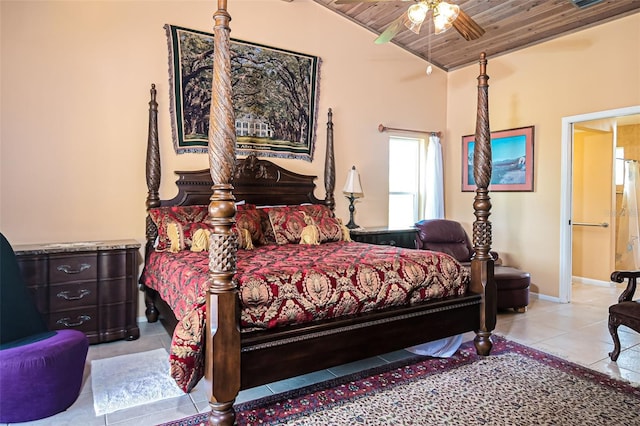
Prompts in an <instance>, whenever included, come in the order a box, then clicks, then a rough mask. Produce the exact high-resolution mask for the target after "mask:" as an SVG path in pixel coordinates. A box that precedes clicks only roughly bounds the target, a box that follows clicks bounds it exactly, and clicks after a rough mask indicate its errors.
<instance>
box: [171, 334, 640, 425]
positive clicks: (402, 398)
mask: <svg viewBox="0 0 640 426" xmlns="http://www.w3.org/2000/svg"><path fill="white" fill-rule="evenodd" d="M638 407H640V388H638V387H636V386H633V385H631V384H629V383H624V382H622V381H618V380H614V379H611V378H609V377H607V376H606V375H604V374H601V373H598V372H595V371H593V370H590V369H588V368H585V367H582V366H580V365H577V364H574V363H570V362H567V361H564V360H562V359H560V358H557V357H554V356H552V355H549V354H546V353H543V352H540V351H537V350H535V349H532V348H528V347H526V346H522V345H519V344H517V343H513V342H510V341H507V340H505V339H503V338H500V337H497V336H494V348H493V351H492V355H491V356H489V357H479V356H478V355H476V354H475V349H474V348H473V346H472V344H471V342H468V343H465V344H463V345H462V346H461V348H460V349H459V350H458V352H456V354H455V355H454V356H453V357H451V358H447V359H436V358H427V357H422V358H419V359H415V358H414V359H412V360H409V361H408V363H407V362H405V365H400V366H398V365H393V366H385V367H382V368H378V369H376V371H372V370H368V371H366V372H363V373H359V374H358V375H353V376H350V377H345V378H341V379H335V380H331V381H329V382H324V383H321V384H319V385H314V386H311V387H307V388H304V389H299V390H295V391H291V392H287V393H286V394H280V395H273V396H270V397H267V398H262V399H259V400H256V401H251V402H247V403H243V404H237V405H236V406H235V409H236V421H237V424H238V425H258V424H260V425H276V424H277V425H317V426H320V425H323V426H324V425H350V426H351V425H359V424H362V425H421V426H424V425H463V424H464V425H581V426H587V425H594V426H595V425H597V426H601V425H637V424H640V410H638ZM206 421H207V414H206V413H205V414H199V415H195V416H191V417H188V418H185V419H182V420H179V421H175V422H170V423H165V424H164V426H193V425H200V424H206Z"/></svg>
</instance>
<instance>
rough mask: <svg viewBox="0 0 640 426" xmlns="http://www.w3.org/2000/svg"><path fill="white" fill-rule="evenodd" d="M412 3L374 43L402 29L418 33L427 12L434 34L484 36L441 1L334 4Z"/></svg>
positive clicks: (468, 19)
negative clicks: (450, 31) (453, 31)
mask: <svg viewBox="0 0 640 426" xmlns="http://www.w3.org/2000/svg"><path fill="white" fill-rule="evenodd" d="M398 1H403V2H408V1H410V2H413V3H415V4H413V5H411V6H409V8H408V9H407V11H406V12H405V13H403V14H402V15H400V17H399V18H397V19H396V20H394V21H393V22H391V24H389V26H387V28H386V29H385V30H384V31H383V32H382V33H381V34H380V35H379V36H378V38H376V40H375V43H377V44H382V43H387V42H388V41H390V40H391V39H392V38H393V37H395V36H396V34H398V33H399V32H400V31H401V30H402V29H403V27H406V28H408V29H409V30H411V31H413V32H414V33H416V34H419V33H420V27H421V26H422V23H423V22H424V21H425V20H426V19H427V15H428V13H429V11H431V14H432V15H433V18H432V19H433V25H434V33H435V34H442V33H443V32H445V31H447V30H448V29H449V28H451V27H454V28H455V29H456V30H457V31H458V32H459V33H460V34H461V35H462V37H464V38H465V40H476V39H478V38H480V37H481V36H482V34H484V29H483V28H482V27H481V26H480V25H478V24H477V23H476V22H475V21H474V20H473V19H471V17H470V16H469V15H467V14H466V13H465V12H464V11H463V10H462V9H460V6H458V5H455V4H451V3H447V2H445V1H441V0H336V1H335V4H350V3H379V2H380V3H381V2H398Z"/></svg>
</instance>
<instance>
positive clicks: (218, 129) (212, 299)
mask: <svg viewBox="0 0 640 426" xmlns="http://www.w3.org/2000/svg"><path fill="white" fill-rule="evenodd" d="M226 8H227V1H226V0H218V10H217V11H216V12H215V13H214V15H213V18H214V22H215V25H214V29H213V32H214V36H215V37H214V54H213V81H212V84H211V88H212V89H211V112H210V118H209V146H208V151H209V168H210V171H211V178H212V181H213V184H214V185H213V188H212V189H213V195H212V196H211V203H210V204H209V223H210V224H211V225H212V226H213V232H212V234H211V239H210V242H209V270H210V273H209V291H208V297H207V330H206V335H207V341H206V345H207V349H206V353H207V355H206V361H205V380H206V382H207V391H208V394H209V405H210V407H211V413H210V415H209V424H210V425H233V423H234V421H235V411H234V410H233V403H234V401H235V398H236V397H237V395H238V392H239V390H240V324H239V321H240V314H239V311H238V309H239V308H238V294H237V293H238V290H237V288H236V285H235V282H234V280H233V278H234V275H235V272H236V254H237V251H238V244H237V240H236V237H235V234H234V233H233V232H232V230H231V227H232V226H233V224H234V222H235V214H236V208H235V203H234V201H235V199H234V196H233V192H232V191H233V186H231V183H230V182H231V177H232V176H233V168H234V167H235V125H234V113H233V105H232V102H231V54H230V38H229V33H230V29H229V21H231V16H230V15H229V13H228V12H227V10H226Z"/></svg>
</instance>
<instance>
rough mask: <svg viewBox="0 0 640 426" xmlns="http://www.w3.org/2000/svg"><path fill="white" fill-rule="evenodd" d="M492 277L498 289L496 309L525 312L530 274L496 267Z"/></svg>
mask: <svg viewBox="0 0 640 426" xmlns="http://www.w3.org/2000/svg"><path fill="white" fill-rule="evenodd" d="M493 276H494V278H495V280H496V287H497V288H498V309H513V310H515V311H516V312H521V313H522V312H526V311H527V305H529V285H530V284H531V274H529V273H528V272H524V271H521V270H519V269H516V268H512V267H510V266H496V267H495V268H494V273H493Z"/></svg>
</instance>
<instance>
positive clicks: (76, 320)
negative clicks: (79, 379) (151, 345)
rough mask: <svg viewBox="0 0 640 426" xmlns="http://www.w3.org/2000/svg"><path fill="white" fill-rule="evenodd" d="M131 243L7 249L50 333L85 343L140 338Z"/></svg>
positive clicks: (135, 255) (134, 256)
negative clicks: (70, 334) (74, 334)
mask: <svg viewBox="0 0 640 426" xmlns="http://www.w3.org/2000/svg"><path fill="white" fill-rule="evenodd" d="M139 248H140V244H139V243H138V242H137V241H135V240H117V241H90V242H74V243H60V244H56V243H52V244H23V245H15V246H13V249H14V251H15V252H16V255H17V258H18V264H19V265H20V269H21V271H22V275H23V277H24V279H25V283H26V285H27V286H28V287H29V290H31V292H32V294H33V296H34V300H35V302H36V305H37V306H38V309H39V311H40V313H41V314H42V316H43V318H44V319H45V321H46V323H47V324H48V325H49V328H50V329H53V330H59V329H65V328H73V329H76V330H80V331H82V332H84V333H85V334H86V335H87V337H88V338H89V342H90V343H101V342H109V341H112V340H117V339H127V340H134V339H137V338H138V337H140V330H139V328H138V323H137V312H138V288H137V274H138V263H139V262H138V249H139Z"/></svg>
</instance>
